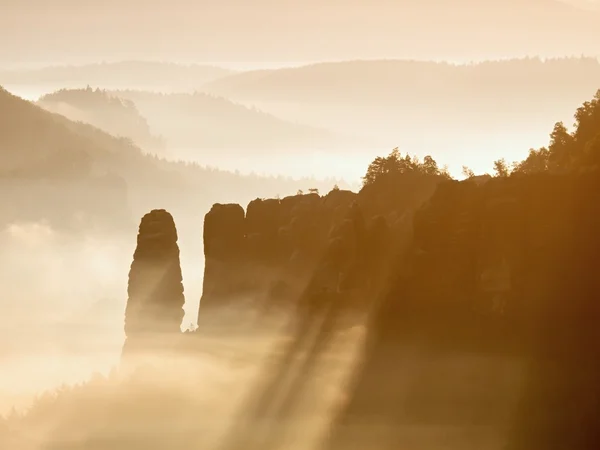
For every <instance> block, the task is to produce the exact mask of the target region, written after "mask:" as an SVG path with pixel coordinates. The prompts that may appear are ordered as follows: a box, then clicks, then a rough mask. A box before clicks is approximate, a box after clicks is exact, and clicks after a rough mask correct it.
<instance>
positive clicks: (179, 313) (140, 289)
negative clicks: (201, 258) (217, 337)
mask: <svg viewBox="0 0 600 450" xmlns="http://www.w3.org/2000/svg"><path fill="white" fill-rule="evenodd" d="M127 294H128V300H127V307H126V310H125V334H126V336H127V340H126V342H125V346H124V349H123V351H124V353H127V352H129V351H130V350H131V349H138V348H139V349H143V348H144V346H146V345H148V346H150V347H152V346H153V345H155V344H156V345H161V343H166V342H167V340H168V339H169V338H170V337H171V336H176V335H179V333H180V332H181V328H180V327H181V321H182V320H183V316H184V311H183V305H184V303H185V297H184V293H183V284H182V275H181V266H180V263H179V247H178V245H177V230H176V228H175V222H174V221H173V217H172V216H171V214H169V213H168V212H167V211H165V210H164V209H156V210H153V211H151V212H149V213H148V214H146V215H145V216H144V217H143V218H142V221H141V223H140V227H139V232H138V237H137V246H136V249H135V252H134V254H133V262H132V264H131V269H130V271H129V284H128V287H127ZM149 350H152V348H149Z"/></svg>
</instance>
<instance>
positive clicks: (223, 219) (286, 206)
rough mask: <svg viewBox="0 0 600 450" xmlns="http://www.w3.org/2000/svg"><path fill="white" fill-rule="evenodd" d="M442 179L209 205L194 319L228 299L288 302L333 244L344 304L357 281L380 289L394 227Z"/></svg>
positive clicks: (264, 304)
mask: <svg viewBox="0 0 600 450" xmlns="http://www.w3.org/2000/svg"><path fill="white" fill-rule="evenodd" d="M439 181H440V178H439V177H433V176H432V177H428V176H421V177H417V178H415V179H413V177H411V176H407V177H406V179H404V178H401V179H400V180H398V181H394V180H391V181H389V182H386V185H385V186H384V187H382V188H381V189H377V188H374V187H373V186H368V187H366V188H365V189H363V190H362V191H361V192H360V193H358V194H356V193H354V192H351V191H345V190H340V189H334V190H332V191H331V192H329V193H328V194H327V195H324V196H320V195H318V194H316V193H309V194H306V195H302V194H300V195H293V196H289V197H285V198H283V199H256V200H253V201H251V202H250V203H249V205H248V206H247V208H246V212H245V214H244V210H243V208H242V207H241V206H239V205H218V204H217V205H214V206H213V208H212V209H211V211H210V212H209V213H208V214H207V215H206V217H205V226H204V242H205V257H206V265H205V276H204V291H203V294H202V299H201V302H200V309H199V316H198V324H199V326H200V327H201V328H202V326H201V324H206V321H208V320H209V319H208V314H209V313H210V312H215V311H222V310H225V309H227V308H230V307H234V308H237V307H241V306H242V305H251V306H253V307H260V308H266V309H270V308H273V307H275V308H276V307H279V306H289V303H290V301H292V302H293V301H296V300H298V299H299V297H300V296H302V295H304V294H303V292H304V290H305V289H306V288H307V285H308V284H311V283H312V284H314V283H317V281H315V280H317V279H320V275H319V274H318V273H316V272H318V271H320V270H321V269H319V267H320V265H321V264H322V261H323V258H325V257H326V256H325V255H326V254H327V253H328V252H333V251H334V250H333V249H338V250H339V252H340V255H341V254H343V257H342V256H340V257H341V258H342V259H344V267H343V268H340V273H339V280H338V281H336V282H339V288H340V289H343V290H345V291H346V294H347V295H346V297H348V300H347V303H348V304H349V305H350V304H353V300H350V297H353V296H355V294H358V292H359V291H360V290H361V289H364V288H366V287H367V286H369V289H371V288H373V289H379V288H380V287H381V283H382V280H383V279H385V278H386V277H387V276H388V270H387V267H388V259H389V257H390V255H391V254H392V253H393V249H394V248H395V246H396V237H397V236H398V235H403V233H404V232H403V231H401V232H399V230H400V229H403V228H404V227H405V226H406V223H407V222H410V221H411V219H410V218H409V216H410V213H409V216H407V212H409V211H411V210H413V209H414V208H416V207H417V206H418V205H420V204H421V203H422V202H423V201H424V199H426V198H427V197H429V196H430V195H431V193H432V192H433V190H434V189H435V186H436V185H437V183H439ZM394 230H395V231H394ZM313 278H314V280H313Z"/></svg>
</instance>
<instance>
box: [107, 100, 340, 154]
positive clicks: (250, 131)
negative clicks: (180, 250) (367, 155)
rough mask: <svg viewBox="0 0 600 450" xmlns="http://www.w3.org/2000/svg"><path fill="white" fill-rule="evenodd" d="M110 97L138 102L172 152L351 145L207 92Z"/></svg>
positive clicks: (310, 128) (261, 150) (329, 133)
mask: <svg viewBox="0 0 600 450" xmlns="http://www.w3.org/2000/svg"><path fill="white" fill-rule="evenodd" d="M111 95H114V96H118V97H120V98H124V99H127V100H129V101H132V102H133V103H135V105H136V106H137V107H138V109H139V110H140V112H141V114H142V115H143V116H144V117H146V119H147V120H148V123H149V124H150V127H151V129H152V130H154V131H155V132H156V133H159V134H160V135H162V136H164V138H165V140H166V143H167V145H168V146H169V147H170V148H178V147H180V148H197V149H199V150H202V149H206V150H215V149H230V150H232V151H235V152H242V153H245V152H247V151H248V150H251V151H253V152H257V151H258V152H272V151H286V150H289V149H307V148H308V149H316V148H327V149H335V148H336V147H340V146H342V145H343V144H346V145H347V144H349V143H350V142H352V140H351V139H350V138H344V136H343V135H336V134H334V133H331V132H329V131H328V130H326V129H322V128H318V127H312V126H306V125H302V124H299V123H292V122H289V121H285V120H282V119H280V118H278V117H276V116H274V115H272V114H268V113H266V112H263V111H260V110H258V109H257V108H255V107H251V106H250V107H247V106H243V105H240V104H236V103H233V102H231V101H229V100H227V99H226V98H223V97H217V96H213V95H209V94H205V93H203V92H194V93H193V94H184V93H177V94H159V93H152V92H144V91H134V90H121V91H113V92H111Z"/></svg>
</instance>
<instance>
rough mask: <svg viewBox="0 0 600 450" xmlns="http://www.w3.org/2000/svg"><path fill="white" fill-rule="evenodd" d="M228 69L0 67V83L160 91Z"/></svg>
mask: <svg viewBox="0 0 600 450" xmlns="http://www.w3.org/2000/svg"><path fill="white" fill-rule="evenodd" d="M232 73H234V72H233V71H232V70H229V69H224V68H221V67H216V66H208V65H199V64H191V65H183V64H174V63H164V62H152V61H120V62H110V63H100V64H84V65H62V66H61V65H55V66H50V67H42V68H36V69H26V68H23V69H4V70H0V83H1V84H4V85H20V86H38V87H39V86H41V87H44V88H48V87H50V89H59V88H64V87H78V88H82V87H85V86H88V85H89V86H102V87H105V88H111V89H127V88H131V87H132V86H136V87H138V88H144V89H150V90H160V91H167V92H169V91H189V90H195V89H197V88H198V87H199V86H200V85H201V84H202V83H205V82H208V81H211V80H215V79H217V78H220V77H222V76H226V75H231V74H232Z"/></svg>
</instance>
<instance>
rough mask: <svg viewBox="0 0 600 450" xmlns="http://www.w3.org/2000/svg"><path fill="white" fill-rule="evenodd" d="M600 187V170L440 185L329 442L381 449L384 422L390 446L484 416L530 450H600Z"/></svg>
mask: <svg viewBox="0 0 600 450" xmlns="http://www.w3.org/2000/svg"><path fill="white" fill-rule="evenodd" d="M599 187H600V185H599V181H598V177H597V175H593V176H587V175H586V176H582V175H567V176H551V175H535V176H513V177H509V178H494V179H491V180H488V181H487V182H485V183H475V182H473V181H472V180H471V181H464V182H447V183H442V184H440V185H439V186H438V188H437V189H436V191H435V193H434V195H433V196H432V197H431V199H430V200H429V201H428V202H427V204H426V205H424V206H423V207H422V208H420V209H419V210H418V211H417V213H416V214H415V217H414V222H413V228H414V237H413V239H412V243H411V245H410V246H409V249H408V252H407V254H406V255H405V257H404V258H402V259H399V260H398V261H396V263H395V265H394V266H393V267H392V269H391V270H392V272H393V273H394V275H395V281H393V283H392V284H391V286H390V289H389V293H388V294H387V295H386V297H385V299H384V302H383V303H382V305H381V308H380V309H379V310H378V312H377V314H376V317H375V320H374V321H373V323H372V326H371V328H370V332H369V338H368V344H367V347H366V348H367V354H366V356H365V364H364V365H362V366H361V369H360V371H359V372H358V373H357V377H356V381H355V386H356V387H355V390H354V392H353V394H352V396H351V400H350V401H349V403H348V405H347V406H346V408H345V409H344V411H343V413H342V414H341V416H340V420H339V422H338V424H337V425H336V427H335V428H334V432H333V433H332V441H331V443H330V447H329V448H331V449H336V450H337V449H342V448H343V449H345V450H346V449H349V448H352V449H366V448H370V446H369V443H372V442H373V440H375V439H378V436H380V435H381V433H382V431H381V424H384V423H389V424H390V430H394V431H390V433H391V435H390V441H389V442H390V443H391V442H393V443H394V445H393V446H390V447H389V448H397V447H398V446H401V444H402V443H403V442H406V441H404V440H403V439H405V438H406V437H407V436H409V435H410V434H409V433H407V432H406V430H407V427H410V426H411V424H414V423H418V424H420V425H421V426H426V425H431V426H432V428H431V430H432V432H434V431H435V429H436V427H438V428H439V427H452V429H455V430H461V429H462V430H466V429H467V428H468V427H472V426H473V424H477V425H478V426H484V427H486V429H488V430H490V436H495V437H494V439H495V440H496V442H497V441H498V440H499V439H502V440H503V439H506V438H507V436H506V430H511V431H510V435H509V436H508V438H509V439H508V440H509V441H510V446H509V448H514V449H519V450H520V449H542V448H545V449H546V448H551V449H559V448H560V449H562V448H594V447H595V446H596V445H597V444H598V442H599V436H598V433H597V430H598V419H597V415H596V414H595V413H594V412H593V411H596V410H597V409H596V408H597V407H598V403H597V401H596V400H595V399H597V398H600V396H599V391H600V388H599V387H598V383H597V380H598V379H599V378H600V364H598V361H600V345H599V344H598V343H599V342H600V333H599V332H598V331H597V329H598V328H597V326H596V325H595V322H596V320H595V319H593V318H595V317H597V314H598V302H597V295H598V294H597V293H598V291H599V289H600V285H599V282H598V277H597V276H596V275H595V271H594V270H592V269H591V268H592V267H596V266H597V264H596V263H594V262H593V261H595V260H596V259H597V255H598V253H599V252H600V239H599V238H598V237H597V232H596V231H593V230H597V226H598V224H599V223H600V206H598V203H597V202H593V201H591V197H590V193H591V192H597V191H598V188H599ZM468 380H471V381H468ZM594 380H596V381H594ZM521 395H522V397H520V396H521ZM591 399H594V400H591ZM515 411H517V413H516V414H515ZM374 417H376V418H377V421H376V423H375V422H373V420H372V419H373V418H374ZM396 430H397V431H396ZM403 430H404V431H403ZM403 433H404V435H403ZM486 445H487V444H484V443H481V445H479V447H480V448H487V447H486ZM386 448H388V447H386Z"/></svg>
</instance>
